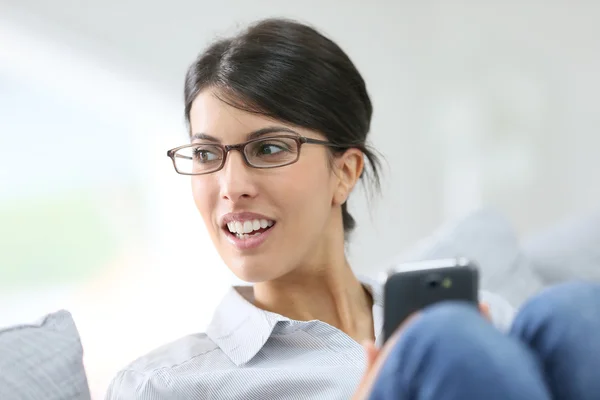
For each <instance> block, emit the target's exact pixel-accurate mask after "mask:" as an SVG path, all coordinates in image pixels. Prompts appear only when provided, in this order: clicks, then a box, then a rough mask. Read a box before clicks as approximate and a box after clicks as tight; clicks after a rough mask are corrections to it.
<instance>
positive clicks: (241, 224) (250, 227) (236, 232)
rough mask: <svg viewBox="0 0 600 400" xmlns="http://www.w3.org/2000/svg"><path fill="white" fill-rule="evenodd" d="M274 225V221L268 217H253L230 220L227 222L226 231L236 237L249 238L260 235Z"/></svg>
mask: <svg viewBox="0 0 600 400" xmlns="http://www.w3.org/2000/svg"><path fill="white" fill-rule="evenodd" d="M273 225H275V221H271V220H268V219H253V220H246V221H231V222H228V223H227V229H226V230H227V231H228V232H229V233H230V234H231V235H233V236H235V237H237V238H238V239H249V238H251V237H254V236H259V235H262V234H263V233H264V232H266V231H268V230H269V229H271V228H272V227H273Z"/></svg>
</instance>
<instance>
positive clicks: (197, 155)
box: [194, 149, 217, 163]
mask: <svg viewBox="0 0 600 400" xmlns="http://www.w3.org/2000/svg"><path fill="white" fill-rule="evenodd" d="M194 159H195V160H196V161H198V162H201V163H204V162H209V161H214V160H216V159H217V155H216V154H215V153H213V152H211V151H208V150H202V149H196V151H195V152H194Z"/></svg>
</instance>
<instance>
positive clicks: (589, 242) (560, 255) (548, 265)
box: [523, 213, 600, 284]
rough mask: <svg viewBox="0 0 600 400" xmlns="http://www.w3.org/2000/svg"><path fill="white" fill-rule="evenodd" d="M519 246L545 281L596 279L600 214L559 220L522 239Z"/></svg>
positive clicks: (598, 274) (599, 267)
mask: <svg viewBox="0 0 600 400" xmlns="http://www.w3.org/2000/svg"><path fill="white" fill-rule="evenodd" d="M523 248H524V251H525V253H526V254H527V256H528V257H529V258H530V259H531V260H532V262H533V268H534V269H535V270H536V271H537V273H538V275H539V276H540V277H541V278H542V279H544V281H545V282H547V283H549V284H552V283H558V282H564V281H568V280H572V279H584V280H591V281H596V282H600V213H596V214H591V215H582V216H578V217H574V218H571V219H569V220H566V221H562V222H560V223H558V224H557V225H556V226H554V227H553V228H551V229H549V230H547V231H545V232H544V233H542V234H537V235H535V236H533V237H531V238H530V239H528V240H526V241H525V242H524V245H523Z"/></svg>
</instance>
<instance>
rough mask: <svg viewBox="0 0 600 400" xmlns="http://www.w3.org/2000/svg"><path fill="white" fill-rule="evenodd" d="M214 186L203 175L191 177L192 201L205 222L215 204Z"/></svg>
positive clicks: (208, 219) (209, 217)
mask: <svg viewBox="0 0 600 400" xmlns="http://www.w3.org/2000/svg"><path fill="white" fill-rule="evenodd" d="M214 186H215V185H213V184H211V182H210V180H209V179H206V177H204V176H197V177H193V178H192V196H193V197H194V203H195V204H196V208H197V209H198V211H199V212H200V215H201V216H202V219H203V220H204V221H205V222H208V221H210V219H211V211H212V210H214V209H215V206H216V198H217V197H216V194H215V193H216V191H217V189H216V188H215V187H214ZM207 225H208V224H207Z"/></svg>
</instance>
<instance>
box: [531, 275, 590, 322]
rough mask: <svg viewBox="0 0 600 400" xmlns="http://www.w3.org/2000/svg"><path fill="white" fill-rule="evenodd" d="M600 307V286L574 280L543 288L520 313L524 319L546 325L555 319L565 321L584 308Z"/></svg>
mask: <svg viewBox="0 0 600 400" xmlns="http://www.w3.org/2000/svg"><path fill="white" fill-rule="evenodd" d="M599 308H600V286H599V285H597V284H593V283H589V282H582V281H573V282H567V283H563V284H560V285H556V286H553V287H550V288H547V289H545V290H543V291H542V292H541V293H539V294H538V295H537V296H534V297H533V298H532V299H531V300H529V301H528V302H527V303H525V305H524V306H523V308H522V309H521V311H520V312H519V314H520V315H521V316H523V315H524V316H525V317H521V318H524V319H530V320H535V321H538V322H542V323H544V324H545V325H546V324H551V323H553V322H554V321H556V322H558V323H565V322H566V320H568V319H569V318H571V317H572V316H574V315H578V314H580V313H582V312H583V311H584V310H586V309H587V310H598V309H599Z"/></svg>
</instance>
